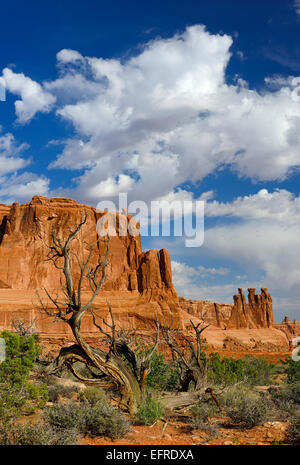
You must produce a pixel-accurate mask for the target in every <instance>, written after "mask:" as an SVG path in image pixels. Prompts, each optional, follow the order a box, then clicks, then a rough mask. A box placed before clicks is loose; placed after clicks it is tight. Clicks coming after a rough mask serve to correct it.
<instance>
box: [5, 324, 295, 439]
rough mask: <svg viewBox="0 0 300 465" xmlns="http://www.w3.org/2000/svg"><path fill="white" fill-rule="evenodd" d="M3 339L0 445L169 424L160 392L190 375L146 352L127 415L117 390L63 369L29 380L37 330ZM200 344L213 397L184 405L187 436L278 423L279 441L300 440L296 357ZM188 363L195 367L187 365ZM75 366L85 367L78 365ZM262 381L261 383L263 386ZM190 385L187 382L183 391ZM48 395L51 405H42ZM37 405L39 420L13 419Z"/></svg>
mask: <svg viewBox="0 0 300 465" xmlns="http://www.w3.org/2000/svg"><path fill="white" fill-rule="evenodd" d="M1 337H4V339H5V341H6V348H7V354H6V355H7V356H6V360H5V362H2V363H1V364H0V417H1V420H0V444H1V445H45V444H49V445H64V444H65V445H69V444H78V443H80V440H81V439H80V438H82V437H83V436H86V435H87V436H91V437H97V436H107V437H110V438H112V439H114V440H115V439H118V438H121V437H123V436H124V435H126V434H127V433H128V432H129V431H130V430H131V422H137V423H138V424H143V425H147V426H151V425H153V424H156V423H157V422H158V421H159V420H161V419H164V421H169V420H168V415H170V412H169V411H167V410H166V409H165V407H164V403H163V399H164V395H166V396H167V395H169V394H172V393H174V392H178V391H179V390H180V389H181V388H182V386H183V384H182V379H183V378H184V377H187V374H188V368H187V367H185V366H184V365H181V364H180V363H181V361H180V360H178V359H177V360H176V359H175V360H174V359H172V360H167V359H166V358H165V357H164V356H163V354H162V353H159V352H157V351H156V350H155V351H153V350H152V352H151V357H150V360H149V362H150V363H149V367H150V369H149V371H148V374H147V378H146V382H145V391H144V392H143V395H142V400H141V401H140V403H139V405H138V409H137V412H136V414H135V415H131V419H130V420H129V417H127V416H125V415H124V413H122V412H121V411H120V410H119V409H118V408H116V407H114V406H113V405H112V403H111V399H112V398H113V399H114V401H115V400H117V397H118V392H117V391H116V390H115V389H114V390H112V391H111V392H110V393H108V392H107V391H106V390H104V389H101V388H98V387H86V388H84V389H83V388H82V387H83V385H82V383H81V384H80V383H78V382H77V381H76V382H75V381H74V380H75V378H74V377H73V376H72V375H70V374H69V373H68V374H67V372H66V371H63V370H62V372H61V373H60V374H58V375H51V376H44V381H46V383H45V382H42V381H43V380H42V378H41V377H40V378H39V381H36V380H35V381H33V379H34V378H33V377H32V373H33V372H34V370H36V368H35V367H36V366H37V364H38V363H39V362H37V358H38V357H39V356H40V348H39V345H38V341H37V337H36V336H35V335H27V336H23V335H19V334H14V333H11V332H9V331H4V332H3V333H2V334H1ZM204 349H205V348H203V351H202V352H201V357H202V358H201V361H202V362H201V363H203V366H205V370H206V371H205V376H206V379H205V383H204V386H205V385H206V386H211V387H212V388H213V391H212V392H213V393H214V395H212V393H211V392H210V390H209V389H206V390H203V391H201V392H203V393H202V394H201V395H200V397H199V400H198V402H197V404H196V405H194V406H193V407H192V408H188V409H185V410H184V411H185V415H183V416H182V418H183V419H184V421H185V423H186V424H187V426H188V427H189V428H190V431H191V434H192V432H193V431H195V430H200V431H202V432H204V433H206V435H207V437H208V438H215V437H216V436H217V435H218V434H219V428H220V425H228V426H234V427H235V428H240V429H244V428H248V429H250V428H253V427H255V426H258V425H261V424H264V423H265V422H266V421H270V420H272V421H278V420H280V421H284V422H285V423H286V424H287V426H288V427H287V430H286V433H285V442H286V443H290V444H298V443H299V441H300V439H299V436H300V433H299V425H300V417H299V411H300V380H299V362H295V361H293V360H291V359H287V360H284V361H282V362H281V363H279V364H276V365H275V364H270V363H268V362H267V361H266V360H264V359H262V358H258V357H250V356H246V357H243V358H240V359H234V358H228V357H225V358H221V357H220V355H219V354H218V353H213V354H210V355H207V354H206V352H205V350H204ZM139 350H140V352H141V353H140V354H139V353H138V351H137V360H138V357H139V355H140V356H141V358H143V357H144V359H145V357H147V351H149V350H150V349H149V348H147V346H145V345H143V344H142V343H140V346H139ZM149 353H150V352H149ZM189 363H190V362H189ZM189 366H191V367H193V365H192V363H191V364H190V365H189ZM78 369H79V370H78V371H80V370H87V368H86V367H85V366H84V365H82V367H78ZM88 374H89V373H88V372H87V371H85V372H84V373H83V375H84V376H87V375H88ZM96 374H97V376H99V375H100V373H98V372H97V373H96ZM278 375H279V376H280V377H281V378H280V379H281V381H280V382H277V378H276V376H278ZM264 385H265V386H266V388H262V386H264ZM268 385H269V386H270V387H268ZM257 386H259V387H260V389H256V387H257ZM193 389H195V387H194V386H193V384H191V385H190V386H189V390H191V391H193ZM201 389H202V388H201ZM179 394H180V393H179ZM187 394H188V392H187ZM214 397H215V398H214ZM216 399H217V400H216ZM48 400H49V401H50V402H51V404H50V403H49V404H47V405H46V403H47V401H48ZM37 409H38V411H39V412H40V413H39V419H38V420H37V423H35V424H32V423H31V422H27V423H25V424H19V423H18V421H16V419H18V418H19V417H24V415H30V414H31V413H33V412H34V411H35V410H37ZM29 418H30V416H29ZM193 434H194V433H193Z"/></svg>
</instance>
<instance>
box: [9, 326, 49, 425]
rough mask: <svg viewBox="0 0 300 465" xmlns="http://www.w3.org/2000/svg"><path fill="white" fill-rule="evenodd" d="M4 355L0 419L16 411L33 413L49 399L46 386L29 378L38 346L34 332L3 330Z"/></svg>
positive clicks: (11, 415)
mask: <svg viewBox="0 0 300 465" xmlns="http://www.w3.org/2000/svg"><path fill="white" fill-rule="evenodd" d="M0 336H1V337H2V338H3V339H4V340H5V343H6V359H5V361H3V362H2V363H1V364H0V421H1V422H2V423H3V422H4V421H9V420H10V419H12V418H14V417H15V416H16V415H17V414H20V413H24V414H28V413H32V412H33V411H34V410H35V409H36V408H38V407H43V406H44V405H45V403H46V402H47V400H48V391H47V386H46V385H45V384H44V383H39V384H34V383H32V382H30V381H29V379H28V378H29V373H30V371H31V370H32V368H33V366H34V363H35V359H36V357H37V355H38V354H39V347H38V345H37V342H36V337H35V336H29V337H27V338H26V337H24V336H19V335H17V334H13V333H11V332H9V331H3V332H2V333H1V334H0Z"/></svg>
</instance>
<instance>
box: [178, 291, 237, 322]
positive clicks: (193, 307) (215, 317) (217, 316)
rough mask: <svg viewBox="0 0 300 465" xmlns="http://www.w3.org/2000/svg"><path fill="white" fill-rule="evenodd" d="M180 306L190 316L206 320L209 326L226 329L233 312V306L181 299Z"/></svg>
mask: <svg viewBox="0 0 300 465" xmlns="http://www.w3.org/2000/svg"><path fill="white" fill-rule="evenodd" d="M179 304H180V306H181V308H182V309H183V310H185V311H186V312H188V313H189V314H190V315H192V316H195V317H197V318H200V319H203V320H205V322H206V323H207V324H209V325H212V326H216V327H217V328H222V329H225V328H226V324H227V322H228V320H229V319H230V316H231V312H232V307H233V305H232V304H221V303H217V302H209V301H207V300H191V299H186V298H184V297H179Z"/></svg>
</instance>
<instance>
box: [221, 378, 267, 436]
mask: <svg viewBox="0 0 300 465" xmlns="http://www.w3.org/2000/svg"><path fill="white" fill-rule="evenodd" d="M222 400H223V403H224V407H225V411H226V413H227V415H228V416H229V418H230V420H231V421H232V423H234V424H238V425H241V426H243V427H245V428H253V426H256V425H261V424H262V423H264V422H265V421H266V420H267V406H266V405H265V403H264V401H263V399H262V398H261V396H260V395H259V393H257V392H254V391H253V390H251V389H250V388H249V387H246V386H243V385H239V386H235V387H233V388H231V389H229V390H228V391H227V392H226V393H224V394H223V399H222Z"/></svg>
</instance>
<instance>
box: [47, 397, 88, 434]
mask: <svg viewBox="0 0 300 465" xmlns="http://www.w3.org/2000/svg"><path fill="white" fill-rule="evenodd" d="M44 419H45V421H46V422H47V423H48V424H49V425H51V426H52V427H53V428H56V429H60V430H61V429H64V428H71V429H76V430H77V431H78V432H83V431H84V430H85V417H84V409H83V407H82V406H81V405H76V404H75V403H74V402H70V403H68V404H62V403H58V404H55V405H53V406H52V407H47V408H45V410H44Z"/></svg>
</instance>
